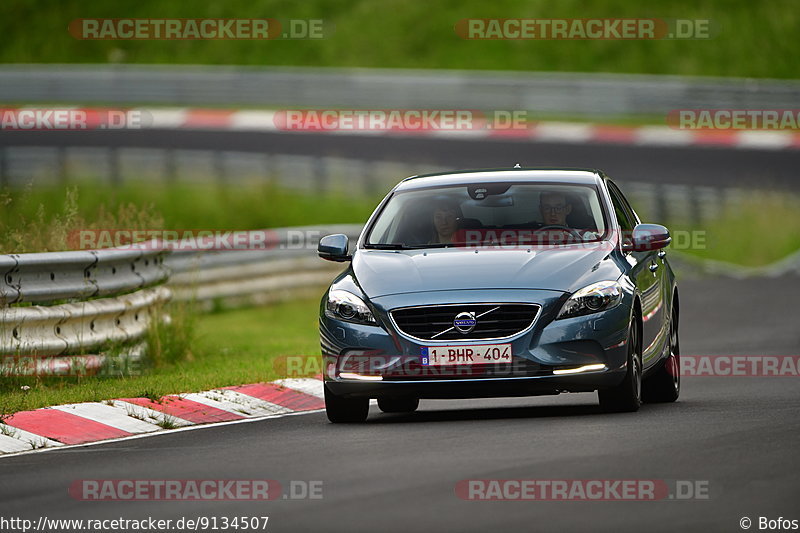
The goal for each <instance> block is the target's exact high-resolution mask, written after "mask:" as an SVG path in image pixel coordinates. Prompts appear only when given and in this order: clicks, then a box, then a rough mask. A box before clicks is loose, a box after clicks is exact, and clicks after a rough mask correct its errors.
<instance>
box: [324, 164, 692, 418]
mask: <svg viewBox="0 0 800 533" xmlns="http://www.w3.org/2000/svg"><path fill="white" fill-rule="evenodd" d="M670 240H671V238H670V235H669V232H668V230H667V229H666V228H665V227H663V226H660V225H657V224H644V223H642V222H641V220H640V219H639V217H638V215H637V214H636V212H635V211H634V210H633V209H632V208H631V205H630V203H629V202H628V201H627V199H626V198H625V196H624V194H623V193H622V191H621V190H620V189H619V188H618V187H617V186H616V185H615V184H614V182H613V181H611V179H609V178H608V177H607V176H606V175H604V174H603V173H602V172H601V171H598V170H591V169H521V168H514V169H487V170H470V171H458V172H448V173H439V174H427V175H420V176H413V177H410V178H407V179H405V180H403V181H401V182H400V183H399V184H398V185H397V186H396V187H395V188H394V189H392V191H391V192H390V193H389V194H388V195H387V196H386V197H385V198H384V200H383V201H382V202H381V203H380V205H378V207H377V208H376V209H375V211H374V213H373V214H372V216H371V217H370V218H369V220H368V222H367V224H366V226H365V227H364V229H363V231H362V233H361V235H360V237H359V239H358V242H357V243H355V245H354V246H353V247H352V252H351V246H350V243H349V242H348V238H347V236H345V235H341V234H339V235H328V236H326V237H323V238H322V239H321V240H320V242H319V247H318V253H319V255H320V257H322V258H324V259H326V260H330V261H338V262H347V263H348V265H347V268H346V270H344V272H342V273H341V274H339V275H338V276H337V277H336V278H335V280H334V281H333V283H332V284H331V285H330V288H329V290H328V291H327V293H326V294H325V295H324V296H323V298H322V302H321V305H320V318H319V330H320V343H321V346H322V355H323V363H324V364H323V371H324V372H323V373H324V376H323V379H324V388H325V405H326V410H327V415H328V418H329V420H330V421H331V422H334V423H338V422H363V421H364V420H366V418H367V415H368V411H369V401H370V399H377V402H378V407H379V408H380V409H381V410H382V411H383V412H387V413H403V412H406V413H407V412H412V411H414V410H416V409H417V407H418V405H419V400H420V398H440V399H447V398H477V397H502V396H533V395H541V394H559V393H562V392H594V391H597V393H598V397H599V402H600V406H601V408H602V409H603V410H605V411H609V412H623V411H636V410H638V409H639V406H640V405H641V403H642V402H643V401H645V402H672V401H675V400H676V399H677V398H678V394H679V392H680V373H679V371H678V369H679V360H678V358H679V345H678V313H679V305H678V289H677V285H676V281H675V275H674V273H673V271H672V269H671V268H670V266H669V263H668V261H667V257H666V251H665V249H664V248H665V247H666V246H667V245H668V244H669V243H670Z"/></svg>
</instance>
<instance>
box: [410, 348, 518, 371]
mask: <svg viewBox="0 0 800 533" xmlns="http://www.w3.org/2000/svg"><path fill="white" fill-rule="evenodd" d="M510 362H511V345H510V344H476V345H469V346H464V345H461V346H423V347H422V364H423V365H424V366H445V365H448V366H449V365H489V364H492V365H494V364H498V363H510Z"/></svg>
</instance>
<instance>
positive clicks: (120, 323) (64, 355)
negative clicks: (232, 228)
mask: <svg viewBox="0 0 800 533" xmlns="http://www.w3.org/2000/svg"><path fill="white" fill-rule="evenodd" d="M360 229H361V228H360V226H358V225H332V226H324V227H319V226H312V227H294V228H279V229H274V230H263V231H259V232H257V233H258V234H259V236H260V237H262V238H263V237H264V236H265V235H266V236H267V237H268V239H267V241H266V248H265V249H256V250H204V249H198V248H197V247H196V246H195V247H194V248H192V246H191V245H193V244H194V245H196V244H197V243H194V242H189V241H178V242H173V243H159V242H156V241H153V242H150V243H146V244H144V245H139V246H132V247H129V248H128V249H106V250H92V251H79V252H54V253H35V254H16V255H0V270H2V273H3V275H4V278H3V280H2V285H0V296H2V299H0V354H1V355H2V357H0V375H2V374H3V373H5V374H15V375H20V374H22V375H27V374H39V375H52V374H64V373H73V374H74V373H92V372H97V371H98V370H100V369H101V368H102V366H103V364H104V362H105V361H106V359H107V356H108V355H109V353H110V352H115V351H116V352H119V353H114V354H113V356H114V357H117V358H119V357H120V356H122V357H125V358H129V359H138V358H140V357H142V356H143V355H144V354H145V353H146V349H147V348H146V343H145V338H146V335H147V332H148V328H149V326H150V324H151V323H152V321H153V320H157V319H159V318H160V317H159V313H158V310H159V308H160V307H161V306H163V305H164V304H165V303H166V302H167V301H169V300H170V299H173V294H174V299H176V300H179V301H192V302H196V303H198V304H200V306H201V307H203V308H208V307H210V306H213V305H214V303H215V302H217V301H222V302H225V304H226V305H240V304H245V303H246V304H259V303H268V302H271V301H275V300H280V299H284V298H290V297H293V298H296V297H298V296H302V295H311V294H316V293H318V292H319V287H320V286H323V285H325V284H326V283H328V282H329V281H330V279H331V277H332V275H333V273H334V272H335V271H336V270H340V269H341V266H340V265H335V264H332V263H326V262H324V261H320V260H319V258H317V257H316V245H317V241H318V239H319V237H320V236H322V235H324V234H328V233H347V234H348V235H350V236H351V237H352V238H354V239H355V238H356V237H357V236H358V233H359V232H360ZM241 233H245V234H246V233H256V232H241ZM250 242H257V240H256V239H251V241H250ZM173 249H174V250H173ZM334 267H335V268H334ZM167 282H168V284H165V283H167ZM62 300H66V301H67V302H66V303H63V302H62ZM27 304H37V305H27ZM43 304H49V305H43Z"/></svg>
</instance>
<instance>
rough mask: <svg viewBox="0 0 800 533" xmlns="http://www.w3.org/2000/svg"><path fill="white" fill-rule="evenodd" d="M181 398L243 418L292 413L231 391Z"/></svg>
mask: <svg viewBox="0 0 800 533" xmlns="http://www.w3.org/2000/svg"><path fill="white" fill-rule="evenodd" d="M181 397H182V398H186V399H187V400H191V401H193V402H197V403H202V404H203V405H207V406H209V407H215V408H217V409H221V410H223V411H228V412H229V413H233V414H235V415H239V416H245V417H253V416H268V415H276V414H285V413H290V412H292V410H291V409H288V408H286V407H282V406H280V405H275V404H274V403H269V402H265V401H264V400H259V399H258V398H253V397H252V396H247V395H245V394H240V393H238V392H234V391H231V390H221V389H218V390H210V391H206V392H194V393H190V394H181Z"/></svg>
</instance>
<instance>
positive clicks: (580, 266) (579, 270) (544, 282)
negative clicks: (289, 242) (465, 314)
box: [353, 242, 622, 298]
mask: <svg viewBox="0 0 800 533" xmlns="http://www.w3.org/2000/svg"><path fill="white" fill-rule="evenodd" d="M612 250H613V247H612V245H610V244H609V243H608V242H602V243H592V244H581V245H574V246H561V247H549V248H541V249H536V248H533V249H531V250H530V251H528V250H527V249H517V248H481V249H477V251H476V249H465V248H455V249H454V248H442V249H427V250H402V251H387V250H365V249H360V250H358V251H356V253H355V254H354V257H353V272H354V274H355V277H356V280H357V282H358V284H359V285H360V286H361V289H362V290H363V291H364V293H365V295H366V296H367V297H368V298H375V297H379V296H385V295H389V294H398V293H407V292H424V291H438V290H465V289H515V288H516V289H548V290H558V291H563V292H574V291H576V290H578V289H580V288H581V287H584V286H586V285H588V284H590V283H594V282H595V281H601V280H616V279H618V278H619V276H620V275H621V273H622V271H621V270H620V268H619V267H618V266H617V265H616V263H615V262H614V261H613V260H612V259H611V257H610V255H611V252H612Z"/></svg>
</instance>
